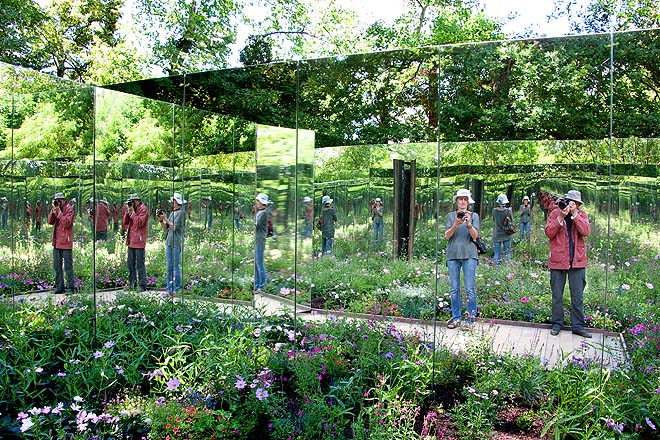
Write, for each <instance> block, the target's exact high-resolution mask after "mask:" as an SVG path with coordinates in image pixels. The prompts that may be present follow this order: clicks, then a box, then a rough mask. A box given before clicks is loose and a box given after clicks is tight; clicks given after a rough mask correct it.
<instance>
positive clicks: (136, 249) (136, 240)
mask: <svg viewBox="0 0 660 440" xmlns="http://www.w3.org/2000/svg"><path fill="white" fill-rule="evenodd" d="M123 223H124V224H125V225H127V231H128V232H127V234H126V245H127V246H128V256H127V264H128V281H129V286H130V287H131V289H134V288H136V287H138V286H139V287H140V291H141V292H144V291H145V290H147V270H146V268H145V266H144V249H145V247H146V246H147V229H148V227H149V210H148V209H147V207H146V206H144V204H143V203H142V200H140V196H138V195H137V194H131V196H130V197H129V199H128V202H127V209H126V213H125V214H124V218H123Z"/></svg>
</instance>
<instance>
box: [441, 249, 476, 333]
mask: <svg viewBox="0 0 660 440" xmlns="http://www.w3.org/2000/svg"><path fill="white" fill-rule="evenodd" d="M478 262H479V261H478V260H477V259H476V258H466V259H463V260H447V269H448V270H449V298H450V299H451V317H452V319H461V316H462V315H463V312H462V301H461V269H463V285H464V287H465V292H466V294H467V312H468V314H469V317H468V322H472V321H474V318H475V317H476V316H477V289H476V287H475V284H474V283H475V279H476V277H477V264H478Z"/></svg>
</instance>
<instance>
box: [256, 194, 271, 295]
mask: <svg viewBox="0 0 660 440" xmlns="http://www.w3.org/2000/svg"><path fill="white" fill-rule="evenodd" d="M270 204H271V201H270V200H269V199H268V196H267V195H266V194H264V193H259V194H257V196H256V197H255V199H254V248H255V249H254V291H255V293H261V292H263V290H264V287H265V286H266V267H265V265H264V253H265V251H266V238H267V236H268V216H269V213H268V209H267V208H268V205H270Z"/></svg>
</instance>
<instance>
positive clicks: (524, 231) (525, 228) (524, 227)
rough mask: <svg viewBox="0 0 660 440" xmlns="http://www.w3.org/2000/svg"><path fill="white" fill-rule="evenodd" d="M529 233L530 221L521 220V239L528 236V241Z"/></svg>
mask: <svg viewBox="0 0 660 440" xmlns="http://www.w3.org/2000/svg"><path fill="white" fill-rule="evenodd" d="M529 233H530V224H529V222H520V240H521V241H522V240H523V238H527V241H529ZM525 236H526V237H525Z"/></svg>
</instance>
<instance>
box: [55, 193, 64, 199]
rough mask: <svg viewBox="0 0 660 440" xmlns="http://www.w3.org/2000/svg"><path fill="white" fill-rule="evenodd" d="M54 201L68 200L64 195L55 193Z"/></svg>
mask: <svg viewBox="0 0 660 440" xmlns="http://www.w3.org/2000/svg"><path fill="white" fill-rule="evenodd" d="M53 199H66V197H64V194H62V193H55V195H54V196H53Z"/></svg>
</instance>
